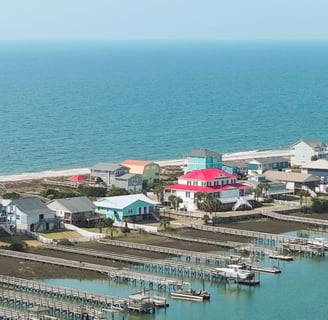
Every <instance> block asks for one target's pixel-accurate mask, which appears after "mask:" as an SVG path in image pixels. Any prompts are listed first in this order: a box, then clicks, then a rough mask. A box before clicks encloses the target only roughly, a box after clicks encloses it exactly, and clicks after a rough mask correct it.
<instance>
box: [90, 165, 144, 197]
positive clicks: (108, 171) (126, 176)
mask: <svg viewBox="0 0 328 320" xmlns="http://www.w3.org/2000/svg"><path fill="white" fill-rule="evenodd" d="M90 177H91V178H92V179H94V180H97V178H100V179H101V180H102V181H103V182H104V183H105V184H106V185H107V187H109V188H112V187H114V186H115V187H117V188H122V189H126V190H128V191H130V192H140V191H141V190H142V176H141V175H139V174H132V173H130V169H129V168H128V167H126V166H123V165H120V164H115V163H98V164H96V165H95V166H93V167H92V168H91V169H90Z"/></svg>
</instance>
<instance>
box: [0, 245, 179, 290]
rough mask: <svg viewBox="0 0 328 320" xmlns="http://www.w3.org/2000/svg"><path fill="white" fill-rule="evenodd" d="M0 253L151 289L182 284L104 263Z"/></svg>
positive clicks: (5, 251)
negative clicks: (138, 283) (80, 270)
mask: <svg viewBox="0 0 328 320" xmlns="http://www.w3.org/2000/svg"><path fill="white" fill-rule="evenodd" d="M0 255H2V256H7V257H12V258H16V259H24V260H30V261H36V262H41V263H47V264H53V265H58V266H64V267H70V268H76V269H84V270H92V271H96V272H99V273H103V274H106V275H108V276H109V277H110V278H111V279H115V280H116V281H124V282H131V283H132V284H135V285H136V284H137V282H141V283H142V285H143V286H146V285H147V286H148V287H149V288H151V289H152V288H153V287H154V285H156V284H157V286H158V288H166V287H167V288H170V287H177V286H181V285H182V281H180V280H178V279H173V278H166V277H160V276H155V275H151V274H143V273H138V272H132V271H130V270H129V269H120V268H114V267H108V266H104V265H99V264H93V263H86V262H81V261H74V260H68V259H60V258H53V257H49V256H42V255H37V254H31V253H23V252H17V251H10V250H4V249H0Z"/></svg>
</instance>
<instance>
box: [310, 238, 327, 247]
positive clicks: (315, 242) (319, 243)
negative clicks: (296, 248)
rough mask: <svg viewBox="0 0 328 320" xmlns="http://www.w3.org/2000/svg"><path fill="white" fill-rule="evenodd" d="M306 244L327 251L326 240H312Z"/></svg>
mask: <svg viewBox="0 0 328 320" xmlns="http://www.w3.org/2000/svg"><path fill="white" fill-rule="evenodd" d="M307 243H308V244H310V245H313V246H317V247H323V248H324V249H325V250H328V242H327V240H326V238H314V239H310V240H308V241H307Z"/></svg>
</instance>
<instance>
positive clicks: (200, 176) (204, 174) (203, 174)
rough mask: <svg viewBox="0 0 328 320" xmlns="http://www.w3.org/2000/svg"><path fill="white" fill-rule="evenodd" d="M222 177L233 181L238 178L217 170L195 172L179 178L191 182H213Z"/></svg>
mask: <svg viewBox="0 0 328 320" xmlns="http://www.w3.org/2000/svg"><path fill="white" fill-rule="evenodd" d="M220 177H222V178H231V179H236V178H237V177H236V176H235V175H233V174H231V173H229V172H226V171H224V170H221V169H217V168H212V169H200V170H193V171H191V172H189V173H187V174H185V175H183V176H181V177H179V178H180V179H189V180H202V181H212V180H215V179H217V178H220Z"/></svg>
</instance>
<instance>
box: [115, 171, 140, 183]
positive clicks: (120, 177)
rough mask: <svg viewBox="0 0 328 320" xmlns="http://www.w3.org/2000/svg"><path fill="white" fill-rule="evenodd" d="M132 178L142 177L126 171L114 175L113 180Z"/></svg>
mask: <svg viewBox="0 0 328 320" xmlns="http://www.w3.org/2000/svg"><path fill="white" fill-rule="evenodd" d="M133 178H142V176H141V175H140V174H133V173H126V174H123V175H121V176H119V177H115V180H121V181H128V180H131V179H133Z"/></svg>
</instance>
